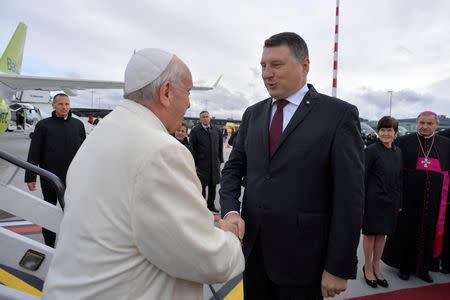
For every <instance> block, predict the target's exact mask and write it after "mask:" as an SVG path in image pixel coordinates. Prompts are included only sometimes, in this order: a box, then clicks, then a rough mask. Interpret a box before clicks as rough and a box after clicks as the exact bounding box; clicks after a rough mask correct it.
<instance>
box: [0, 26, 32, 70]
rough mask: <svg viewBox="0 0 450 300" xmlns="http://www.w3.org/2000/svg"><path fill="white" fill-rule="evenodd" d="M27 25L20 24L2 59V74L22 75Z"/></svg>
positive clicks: (0, 66) (0, 64) (0, 63)
mask: <svg viewBox="0 0 450 300" xmlns="http://www.w3.org/2000/svg"><path fill="white" fill-rule="evenodd" d="M26 35H27V25H25V24H24V23H22V22H20V23H19V25H18V26H17V29H16V31H15V32H14V34H13V36H12V38H11V40H10V41H9V44H8V46H7V47H6V50H5V52H3V55H2V58H1V59H0V72H3V73H15V74H20V70H21V69H22V58H23V49H24V48H25V37H26Z"/></svg>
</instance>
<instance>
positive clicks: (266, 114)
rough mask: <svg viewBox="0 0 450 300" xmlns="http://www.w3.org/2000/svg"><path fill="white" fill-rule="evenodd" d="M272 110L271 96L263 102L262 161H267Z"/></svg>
mask: <svg viewBox="0 0 450 300" xmlns="http://www.w3.org/2000/svg"><path fill="white" fill-rule="evenodd" d="M271 112H272V98H269V99H267V100H266V103H265V104H264V110H263V114H262V115H263V124H262V132H263V138H262V141H263V149H264V161H265V162H268V161H269V124H270V117H271Z"/></svg>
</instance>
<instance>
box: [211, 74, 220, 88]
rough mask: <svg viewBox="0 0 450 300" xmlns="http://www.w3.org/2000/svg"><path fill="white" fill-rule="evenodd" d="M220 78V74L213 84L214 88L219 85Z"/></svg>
mask: <svg viewBox="0 0 450 300" xmlns="http://www.w3.org/2000/svg"><path fill="white" fill-rule="evenodd" d="M220 79H222V75H220V76H219V78H218V79H217V81H216V82H215V83H214V84H213V88H216V87H217V86H218V85H219V81H220Z"/></svg>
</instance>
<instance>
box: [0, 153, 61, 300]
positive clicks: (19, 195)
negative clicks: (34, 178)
mask: <svg viewBox="0 0 450 300" xmlns="http://www.w3.org/2000/svg"><path fill="white" fill-rule="evenodd" d="M0 158H1V159H4V160H6V161H8V162H9V163H11V166H9V167H8V169H7V170H6V172H5V174H4V176H3V177H2V178H0V209H1V210H3V211H6V212H8V213H10V214H12V215H15V216H16V217H20V218H23V219H24V220H27V221H30V222H32V223H34V224H36V225H39V226H41V227H44V228H47V229H49V230H51V231H53V232H55V233H57V234H58V233H59V225H60V223H61V221H62V217H63V209H64V190H65V186H64V184H63V183H62V182H61V180H60V179H59V178H58V177H57V176H56V175H54V174H53V173H50V172H49V171H46V170H44V169H41V168H39V167H37V166H35V165H33V164H30V163H28V162H25V161H23V160H21V159H20V158H17V157H15V156H14V155H11V154H9V153H7V152H5V151H3V150H0ZM20 168H23V169H26V170H30V171H32V172H34V173H36V174H37V175H39V176H41V177H42V178H45V179H46V180H48V181H49V182H50V183H51V184H52V185H53V186H54V188H55V190H56V192H57V195H58V202H59V204H60V207H58V206H55V205H52V204H50V203H47V202H45V201H44V200H42V199H40V198H38V197H36V196H34V195H32V194H30V193H27V192H25V191H22V190H20V189H19V188H17V187H15V186H13V185H12V184H11V182H12V180H13V178H14V177H15V176H16V175H17V173H18V171H19V170H20ZM0 245H1V246H0V264H2V265H4V266H7V267H10V268H13V269H16V270H18V271H21V272H24V273H27V274H30V275H32V276H35V277H37V278H39V279H41V280H45V277H46V276H47V272H48V269H49V267H50V263H51V261H52V258H53V255H54V251H55V249H53V248H51V247H48V246H46V245H45V244H42V243H39V242H37V241H35V240H32V239H30V238H28V237H26V236H23V235H20V234H18V233H15V232H12V231H10V230H7V229H5V228H2V227H0ZM0 299H39V298H38V297H35V296H32V295H30V294H26V293H23V292H21V291H18V290H15V289H12V288H9V287H7V286H5V285H0Z"/></svg>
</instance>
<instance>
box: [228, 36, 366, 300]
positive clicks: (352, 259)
mask: <svg viewBox="0 0 450 300" xmlns="http://www.w3.org/2000/svg"><path fill="white" fill-rule="evenodd" d="M261 67H262V78H263V80H264V84H265V86H266V88H267V91H268V92H269V94H270V96H271V97H270V98H268V99H266V100H263V101H261V102H259V103H256V104H254V105H252V106H250V107H249V108H247V110H246V111H245V113H244V115H243V117H242V124H241V127H240V129H239V134H238V135H237V137H236V139H235V140H234V143H233V150H232V152H231V154H230V158H229V160H228V161H227V163H226V164H225V167H224V169H223V171H222V179H221V189H220V204H221V208H222V217H223V218H224V219H225V221H229V222H232V223H233V224H235V226H236V227H235V230H236V231H237V232H238V236H239V237H240V238H241V239H243V251H244V255H245V258H246V268H245V272H244V298H245V299H247V300H248V299H322V297H334V296H335V295H337V294H339V293H341V292H343V291H345V290H346V288H347V279H354V278H356V267H357V256H356V250H357V247H358V243H359V238H360V228H361V222H362V209H363V201H364V182H363V180H364V163H363V142H362V140H361V136H360V132H361V129H360V124H359V119H358V110H357V108H356V107H355V106H353V105H350V104H349V103H347V102H344V101H342V100H339V99H336V98H331V97H329V96H326V95H323V94H319V93H318V92H317V91H316V90H315V89H314V87H313V86H312V85H311V84H306V80H307V79H306V77H307V74H308V71H309V58H308V48H307V46H306V43H305V42H304V40H303V39H302V38H301V37H300V36H298V35H297V34H295V33H291V32H284V33H280V34H276V35H274V36H272V37H270V38H269V39H267V40H266V41H265V44H264V48H263V54H262V59H261ZM244 177H245V180H246V185H245V193H244V197H243V200H242V208H241V203H240V201H239V200H238V199H239V197H240V193H241V183H242V180H243V178H244Z"/></svg>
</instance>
